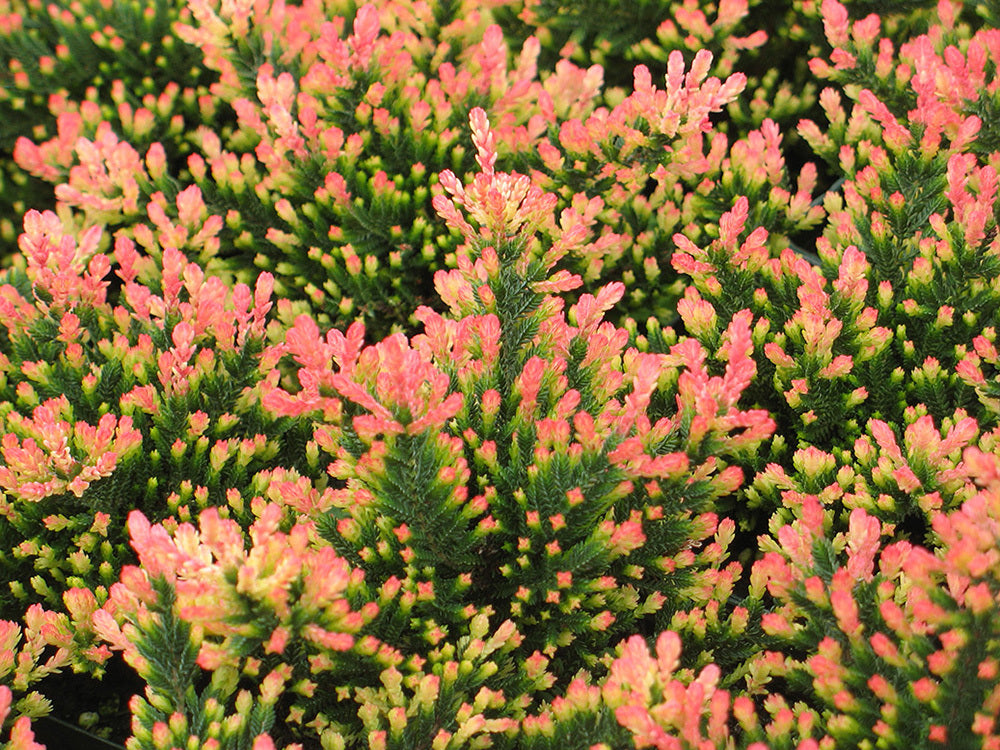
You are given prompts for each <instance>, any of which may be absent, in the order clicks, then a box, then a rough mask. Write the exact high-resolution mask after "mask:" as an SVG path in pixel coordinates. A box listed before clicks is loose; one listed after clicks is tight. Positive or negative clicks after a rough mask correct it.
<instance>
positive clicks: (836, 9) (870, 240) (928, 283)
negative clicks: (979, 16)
mask: <svg viewBox="0 0 1000 750" xmlns="http://www.w3.org/2000/svg"><path fill="white" fill-rule="evenodd" d="M950 7H951V6H950V5H949V4H947V3H946V4H942V6H941V8H942V10H941V11H940V13H941V14H942V18H941V19H940V20H941V24H940V25H939V26H940V27H944V28H947V27H948V19H949V18H950V16H949V15H948V9H949V8H950ZM823 9H824V14H825V19H826V28H827V33H828V37H829V39H830V42H831V44H832V45H834V46H835V48H836V49H835V51H834V52H833V53H832V59H833V60H834V61H838V62H837V63H836V64H837V65H838V66H840V67H843V66H847V65H848V64H849V63H847V62H844V61H843V58H844V56H845V55H846V56H850V57H851V59H853V57H857V58H858V59H859V60H863V59H866V58H865V54H868V55H869V57H870V56H871V54H872V53H871V51H870V50H871V49H873V48H875V47H876V46H877V47H879V49H880V50H881V52H880V53H879V54H880V55H881V62H880V63H879V66H878V67H877V70H881V71H882V73H877V70H872V69H871V68H870V67H869V68H866V69H867V70H868V71H869V76H870V77H871V78H873V79H874V77H875V76H876V75H882V76H883V77H885V76H886V75H889V73H888V72H887V71H895V73H893V75H896V76H897V77H899V76H903V77H904V78H903V79H901V80H905V81H906V85H902V84H900V85H898V86H897V87H896V88H897V90H898V91H899V92H900V93H899V94H898V95H897V100H905V99H906V96H908V95H909V96H911V97H912V101H913V105H914V107H915V108H914V109H911V110H909V111H898V112H897V114H893V112H892V111H890V109H889V107H888V105H887V104H886V103H884V102H883V101H882V100H881V99H879V98H877V96H876V95H875V94H874V93H873V89H874V82H872V85H873V88H872V89H868V88H853V89H845V90H848V91H852V92H853V93H852V97H853V98H854V99H855V101H854V104H853V108H852V111H851V114H850V115H848V114H847V112H846V111H845V109H844V107H843V97H842V95H841V94H840V93H838V92H837V91H836V90H834V89H832V88H827V89H826V90H824V92H823V93H822V94H821V97H820V99H821V102H822V105H823V108H824V110H825V111H826V113H827V118H828V120H829V123H830V124H829V126H828V128H827V129H826V131H823V130H821V129H820V127H819V126H818V125H817V124H815V123H813V122H811V121H804V122H803V123H802V124H801V125H800V132H801V133H802V134H803V136H804V137H805V138H806V139H807V140H808V141H809V142H810V143H811V144H813V146H814V147H815V148H816V150H817V153H819V154H820V155H821V156H822V157H823V158H826V159H828V160H829V161H830V163H831V164H833V163H834V162H835V161H836V162H837V163H839V164H840V166H841V168H842V169H843V171H844V180H843V184H842V187H841V188H840V192H839V193H830V194H828V195H827V196H826V199H825V207H826V210H827V212H828V219H827V224H826V228H825V229H824V232H823V236H821V237H820V238H819V239H818V240H817V243H816V247H817V253H818V257H817V259H816V262H815V263H810V262H809V261H808V260H807V259H806V258H803V257H801V256H799V255H797V254H796V253H793V252H792V251H791V250H785V251H784V252H782V253H781V254H780V256H779V257H771V255H770V254H769V253H768V252H767V251H766V250H765V249H764V248H765V243H766V239H767V232H766V230H764V229H762V228H759V227H757V228H754V227H755V225H754V223H753V222H752V221H750V220H749V216H748V213H749V211H748V204H747V202H745V201H743V200H742V199H740V200H738V201H737V202H736V204H735V205H734V206H733V208H732V210H731V211H730V212H729V213H728V214H727V215H726V216H725V217H724V218H723V221H722V224H723V225H724V226H725V230H724V232H723V233H722V234H720V236H719V238H718V239H716V240H713V242H711V243H705V244H702V245H699V244H697V243H693V242H690V241H689V240H688V239H687V238H685V237H684V236H682V235H678V236H677V237H676V241H677V243H678V246H679V248H680V251H679V252H677V253H675V255H674V257H673V265H674V267H675V268H676V269H677V270H678V271H683V272H685V273H686V274H688V275H689V277H690V278H691V282H692V283H691V285H690V287H689V288H688V289H687V290H686V292H685V298H684V299H683V300H682V301H681V303H679V305H678V311H679V313H680V315H681V318H682V320H683V323H684V328H685V330H686V332H687V333H689V334H690V335H693V336H695V337H696V338H697V339H698V340H700V341H702V342H703V343H705V344H706V345H711V344H712V343H713V342H714V341H716V340H718V336H719V334H720V332H721V330H723V328H724V326H726V325H727V324H728V321H730V320H731V319H732V318H733V317H734V316H735V315H742V314H745V313H744V312H743V311H744V310H747V309H749V310H750V311H751V312H752V314H753V315H754V317H755V318H756V319H758V321H759V322H758V324H757V326H758V327H757V328H755V331H756V332H757V333H758V338H757V339H756V340H755V343H757V344H758V347H757V348H756V350H755V356H756V359H757V366H758V369H759V372H760V376H759V377H758V378H757V380H756V381H755V383H753V384H752V385H751V386H750V388H749V389H748V398H750V399H751V401H752V402H755V403H757V404H760V405H762V406H765V407H766V408H767V409H768V411H769V412H770V413H771V414H772V415H773V416H774V418H775V419H776V421H777V424H778V430H777V433H776V434H777V435H778V436H779V437H777V438H776V443H774V444H772V450H771V451H770V456H769V457H770V458H772V459H776V464H780V465H781V467H782V468H781V469H780V470H779V469H777V468H775V469H774V470H771V469H768V471H766V472H764V473H763V474H762V475H761V477H760V478H759V481H758V482H756V483H755V490H753V491H752V492H751V495H750V497H751V500H752V501H753V503H764V501H765V499H766V500H767V502H766V504H762V505H761V506H760V507H768V508H779V507H781V503H780V501H779V498H780V494H781V493H782V492H785V491H801V492H805V493H810V492H812V493H817V492H821V491H823V492H826V493H827V494H826V497H827V500H826V502H837V503H841V502H842V503H843V506H842V507H843V508H844V509H845V510H846V511H849V510H850V509H851V508H853V507H863V508H865V509H866V510H868V511H869V512H872V513H875V514H876V515H878V516H879V517H880V518H882V520H884V521H887V522H889V523H891V524H894V525H895V524H902V526H901V530H905V531H906V532H907V533H910V534H913V535H915V538H917V539H922V538H923V535H924V534H926V533H928V532H929V529H930V525H929V524H930V519H931V514H932V512H933V511H936V510H940V509H944V510H952V509H955V508H957V507H958V505H959V504H960V503H961V502H962V501H963V500H965V499H967V498H968V496H969V493H968V492H967V491H966V490H964V489H963V488H962V480H963V477H964V474H963V468H962V467H961V466H960V464H959V460H960V453H961V450H962V449H963V448H964V447H966V446H968V445H975V444H976V441H977V440H979V439H984V440H988V441H989V442H988V444H987V445H986V446H985V448H986V449H987V450H991V449H992V438H991V437H988V435H987V433H989V431H990V430H991V429H993V428H994V427H995V426H996V420H995V412H994V411H993V410H992V409H991V407H990V398H991V396H990V395H989V394H990V386H989V384H988V376H989V375H990V374H992V370H991V369H990V365H989V362H990V359H989V358H990V357H991V356H992V355H991V354H990V349H989V344H988V339H987V338H986V337H989V336H992V335H993V334H992V330H993V326H994V324H995V318H996V315H997V309H998V308H997V302H998V298H997V296H996V291H995V290H996V278H997V276H998V272H1000V265H998V260H997V251H996V245H995V234H996V233H995V223H996V219H995V210H994V202H995V184H996V172H995V167H994V165H993V164H992V161H993V160H994V157H993V156H991V154H992V151H988V150H985V149H986V148H987V147H986V146H983V145H974V144H982V143H983V141H984V140H985V141H986V142H987V143H988V141H989V137H990V136H989V127H990V125H989V124H988V123H986V124H984V123H983V122H982V121H981V120H980V119H979V117H978V115H975V114H971V113H969V112H967V111H966V107H967V104H966V103H967V102H971V101H973V100H974V98H975V97H974V96H973V94H971V93H967V94H965V95H963V96H953V95H952V92H953V91H954V87H951V86H950V85H949V84H946V83H944V82H943V81H944V80H945V79H943V78H941V76H943V75H944V69H945V68H947V70H949V71H951V75H952V76H953V77H954V78H958V77H961V76H972V80H971V81H970V83H969V85H970V86H971V87H972V88H971V89H970V91H971V90H973V89H974V90H976V91H980V90H982V91H983V96H984V97H988V96H989V95H988V94H987V93H986V92H987V91H988V90H989V88H990V85H991V84H990V83H989V81H988V80H987V79H986V78H984V77H983V76H985V75H986V74H985V73H982V74H980V77H979V78H976V77H975V75H976V74H974V73H973V72H970V71H973V70H977V69H979V68H980V67H981V61H982V60H983V59H984V58H983V55H985V54H987V50H988V49H989V46H988V42H987V40H988V39H991V38H992V34H993V33H994V32H992V31H987V30H980V31H977V32H975V34H971V33H970V32H969V30H968V28H967V27H966V28H965V30H964V31H961V30H955V31H954V32H953V33H954V34H956V35H958V34H961V33H964V34H966V38H967V42H966V43H964V44H963V45H962V48H963V49H965V50H966V51H965V52H962V51H960V48H959V47H958V46H955V45H951V46H947V45H946V44H945V42H944V41H940V40H939V41H935V37H934V35H933V34H932V35H923V36H918V37H916V38H915V39H913V40H911V41H910V42H908V43H907V44H906V45H904V46H903V47H902V48H901V50H900V56H901V59H902V60H903V61H902V62H900V63H898V64H894V63H893V62H892V59H893V58H892V54H893V52H892V50H893V47H892V44H891V42H886V41H885V40H884V39H883V42H877V37H878V32H879V23H880V20H879V18H877V17H876V16H869V17H867V18H865V19H862V20H859V21H856V22H854V24H853V25H851V24H850V22H849V20H848V17H847V15H846V10H845V8H844V6H842V5H840V4H838V3H836V2H833V1H832V0H831V1H830V2H826V3H824V4H823ZM955 28H956V29H957V27H955ZM938 33H939V32H938ZM848 38H850V39H851V40H853V41H852V44H854V45H856V46H849V51H846V50H844V49H843V48H842V47H837V45H838V44H847V42H845V41H844V40H846V39H848ZM862 43H864V46H862ZM935 45H936V46H935ZM863 49H868V50H869V52H868V53H864V52H863V51H862V50H863ZM918 51H919V52H918ZM918 54H919V56H920V59H919V61H918V60H917V59H916V57H915V55H918ZM945 59H947V60H948V63H947V64H946V63H945V62H944V60H945ZM977 60H978V61H980V62H976V61H977ZM813 68H814V69H817V70H822V71H823V72H824V74H829V75H831V76H836V75H838V74H837V73H835V72H833V71H835V70H838V69H839V68H834V67H832V66H830V65H828V64H827V63H826V62H824V61H823V60H819V59H817V60H815V61H814V63H813ZM852 70H854V69H853V68H852ZM935 70H939V71H941V73H940V75H939V76H938V81H939V83H938V84H934V83H933V82H932V81H933V78H934V76H935V72H934V71H935ZM855 72H856V73H857V71H855ZM858 74H859V75H860V73H858ZM911 74H912V75H911ZM928 76H929V77H928ZM851 80H852V82H853V80H854V79H851ZM935 85H937V86H940V88H939V89H935V88H934V86H935ZM928 87H930V88H928ZM906 92H910V93H909V94H907V93H906ZM976 96H978V94H977V95H976ZM968 106H972V105H971V104H969V105H968ZM904 123H905V124H904ZM983 131H986V132H985V133H983ZM981 135H985V139H983V138H980V136H981ZM750 230H752V231H750ZM977 342H978V347H979V351H980V352H982V354H983V355H985V357H986V359H984V358H983V357H982V356H980V355H979V354H977V353H976V346H977ZM651 345H652V344H651ZM654 348H655V347H654ZM984 368H985V370H984ZM931 434H936V435H937V437H935V438H933V439H932V438H930V437H928V436H929V435H931ZM917 436H919V438H918V437H917ZM904 453H905V455H904ZM761 463H763V462H761ZM820 467H822V468H820ZM755 468H757V469H758V470H762V469H764V468H765V467H764V466H763V465H761V464H758V465H757V466H756V467H755ZM956 482H957V483H958V484H956ZM846 515H847V514H846V512H845V513H843V514H842V516H843V520H846Z"/></svg>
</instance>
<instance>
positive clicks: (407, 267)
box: [17, 3, 822, 335]
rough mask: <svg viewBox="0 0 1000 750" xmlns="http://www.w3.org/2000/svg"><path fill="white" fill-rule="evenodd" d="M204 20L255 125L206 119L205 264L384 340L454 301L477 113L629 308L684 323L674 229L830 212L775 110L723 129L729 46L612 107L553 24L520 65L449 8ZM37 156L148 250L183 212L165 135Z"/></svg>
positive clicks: (66, 145) (104, 130)
mask: <svg viewBox="0 0 1000 750" xmlns="http://www.w3.org/2000/svg"><path fill="white" fill-rule="evenodd" d="M352 7H353V6H352ZM352 12H353V11H352ZM727 12H728V11H727ZM732 12H734V13H735V12H736V11H735V9H733V10H732ZM194 15H195V19H194V21H193V22H192V23H191V24H179V25H178V26H177V32H178V33H179V34H180V35H181V36H182V37H183V38H184V39H186V40H187V41H189V42H191V43H192V44H194V45H196V46H198V47H199V48H201V49H203V50H205V51H206V64H207V65H209V66H211V67H212V68H213V69H215V70H216V71H217V72H218V75H219V82H218V83H217V84H216V85H214V86H213V88H212V91H213V93H214V94H215V95H216V96H217V97H219V98H220V99H222V100H223V101H224V102H225V104H226V106H231V107H232V108H233V109H234V110H235V111H236V114H237V119H238V130H237V131H236V132H235V133H233V134H232V135H231V136H230V137H222V136H220V135H219V134H218V133H217V132H215V131H212V130H209V129H206V128H201V129H199V130H198V134H197V135H196V139H197V140H198V144H199V151H198V153H195V154H192V155H191V157H189V159H188V162H187V169H188V171H189V172H190V174H191V175H192V177H191V180H192V181H193V184H189V185H188V187H187V188H186V190H191V189H194V188H196V189H197V190H198V194H199V195H200V196H201V199H202V200H203V201H204V203H205V205H206V208H207V213H205V214H203V215H202V216H201V217H200V219H199V221H202V222H204V229H202V227H201V226H200V225H196V226H191V227H189V230H190V232H191V233H192V234H199V235H200V234H202V233H203V232H209V233H211V235H212V236H213V237H218V239H219V241H220V244H219V245H213V246H212V247H211V248H208V247H206V248H204V249H203V250H201V251H200V255H199V260H200V262H201V263H203V264H206V267H210V268H212V270H213V272H220V273H222V272H227V273H237V274H239V273H241V272H242V273H244V274H245V273H246V269H247V267H248V266H249V265H250V264H251V262H252V263H253V264H255V265H256V266H257V267H258V268H260V269H263V270H267V271H268V272H270V273H272V274H273V275H274V276H275V280H276V282H275V283H276V289H277V292H278V293H279V294H280V295H281V296H283V297H296V298H299V299H304V300H306V301H308V302H309V304H310V306H311V307H312V308H313V309H314V310H315V311H317V314H318V315H319V317H320V321H321V322H328V323H330V324H333V325H337V326H340V327H346V325H348V324H349V323H350V322H352V321H353V320H362V321H363V322H365V324H366V326H367V327H368V328H369V329H370V330H372V331H373V332H375V333H376V334H378V335H383V334H385V333H387V332H389V331H390V330H392V328H393V327H395V328H403V329H406V330H412V327H413V326H414V325H416V323H417V321H415V320H414V319H413V317H412V314H413V311H414V310H415V309H416V307H418V306H420V305H421V304H426V303H428V302H432V301H433V299H434V296H433V291H432V281H431V280H432V278H433V274H434V272H435V271H437V270H440V269H443V268H447V267H454V265H455V262H456V255H455V252H456V248H457V245H458V241H459V238H458V235H457V233H455V232H454V231H452V232H449V233H442V232H440V231H439V230H438V228H437V226H436V224H435V221H434V214H433V209H432V207H431V201H432V199H433V196H434V195H435V194H436V193H438V192H440V189H441V188H440V186H437V185H436V184H435V181H434V180H435V176H436V175H437V174H438V173H439V172H440V171H441V170H443V169H448V170H450V171H452V172H454V173H455V174H457V175H459V176H460V177H462V178H465V177H467V176H469V175H470V174H471V173H472V170H473V167H474V162H473V159H472V154H471V152H468V151H467V149H466V147H465V142H466V138H467V135H468V130H467V125H466V122H467V118H468V112H469V111H470V110H471V109H472V107H474V106H484V107H485V108H486V109H487V110H488V113H489V114H490V116H491V117H492V118H493V119H494V121H495V122H496V128H497V139H498V144H500V148H501V150H502V151H503V152H504V153H505V155H510V156H511V157H512V158H513V161H512V163H513V164H514V165H516V166H517V167H518V168H520V169H523V170H525V171H526V172H529V173H531V174H533V175H534V176H535V177H536V179H537V180H538V181H539V184H540V185H542V186H543V187H545V188H546V189H549V190H550V191H551V192H553V193H555V194H556V195H557V196H558V197H559V200H560V205H559V208H560V209H562V208H568V207H574V208H575V210H577V211H579V212H581V213H583V214H585V215H586V216H587V221H588V222H589V223H593V224H594V226H595V231H598V232H599V235H600V237H601V240H600V244H599V245H598V247H600V249H601V252H600V253H597V254H595V255H594V256H593V257H590V258H585V257H581V258H579V259H576V260H575V261H574V264H575V267H574V271H576V272H577V273H579V274H580V275H581V276H582V277H583V278H584V280H585V282H586V289H587V291H589V292H591V293H593V292H595V291H596V290H597V288H599V287H600V286H601V285H602V284H605V283H607V282H609V281H613V280H621V281H623V282H624V283H626V284H627V285H628V286H629V287H630V292H629V295H628V297H627V298H626V299H625V302H624V303H623V304H622V305H621V309H620V310H619V315H620V316H621V317H622V318H625V317H627V316H628V315H633V316H635V317H637V318H638V319H639V320H645V319H646V318H648V317H649V316H650V315H654V316H656V317H658V318H661V319H667V320H669V319H671V318H672V317H673V314H674V309H675V307H676V302H677V299H678V297H679V295H680V292H681V289H682V286H683V284H682V282H681V281H680V280H679V279H678V277H677V276H676V275H675V274H674V273H673V271H672V269H670V268H669V266H668V264H667V263H666V260H667V259H668V258H669V255H670V253H671V252H672V249H673V240H672V236H673V234H674V233H675V232H677V231H680V232H684V233H686V234H687V235H688V236H689V237H690V238H691V239H692V240H697V239H699V238H700V237H702V236H703V235H704V233H706V232H707V233H708V234H710V235H711V234H712V233H714V232H715V231H717V228H716V227H717V221H718V218H719V216H721V214H722V212H723V211H724V210H725V209H726V208H727V207H729V206H730V205H731V203H732V200H733V199H734V198H735V197H736V196H739V195H744V196H749V197H750V199H751V201H752V214H753V217H754V220H755V221H757V222H758V223H760V224H762V225H764V226H766V227H768V228H769V229H770V230H772V243H773V245H774V246H775V247H778V246H779V245H780V244H781V242H782V241H783V240H784V239H786V238H787V237H788V236H790V235H792V234H799V233H802V232H808V231H810V230H811V229H812V228H813V227H814V226H815V225H816V223H817V222H818V221H819V220H820V218H821V216H822V210H821V209H820V208H819V207H818V206H816V205H812V200H813V196H812V191H813V189H814V187H815V178H816V172H815V168H814V167H813V166H812V165H806V166H803V167H802V168H801V169H796V171H794V172H792V173H790V171H789V169H788V168H787V167H786V165H785V160H784V158H783V156H782V154H781V143H782V134H781V131H780V128H779V127H778V125H777V124H776V123H775V122H774V121H773V120H770V119H766V120H764V121H763V122H762V123H761V124H760V126H759V127H756V128H752V129H750V130H748V132H746V133H744V134H737V135H735V136H734V137H732V138H727V136H726V135H725V134H723V133H721V132H716V131H713V130H712V128H711V117H712V115H713V113H718V112H721V111H722V110H723V109H724V108H725V107H726V106H727V105H729V104H730V103H732V102H733V101H734V100H735V99H736V98H737V96H738V94H739V93H740V92H741V91H742V90H743V87H744V85H745V81H746V78H745V76H744V75H743V74H741V73H732V74H727V75H726V77H725V78H719V77H717V76H714V75H710V73H711V72H712V70H713V65H714V66H715V67H716V68H718V67H720V65H717V64H715V63H714V62H713V56H712V53H711V52H709V51H708V50H701V51H699V52H698V54H697V55H695V56H694V59H693V60H692V61H691V64H690V66H688V65H687V64H686V63H685V60H684V57H683V55H682V53H681V52H680V51H679V50H675V51H674V52H672V53H671V54H670V56H669V59H668V61H667V62H668V64H667V75H666V80H665V86H664V87H663V88H661V87H660V86H659V85H658V83H657V81H658V80H659V75H657V76H655V77H654V76H653V75H652V74H651V73H650V72H649V70H648V68H646V67H645V66H639V67H637V68H636V71H635V74H634V76H633V81H632V84H633V85H632V89H633V90H632V92H631V93H630V94H629V95H628V96H624V97H622V96H618V97H617V99H618V100H619V101H618V102H617V103H616V104H614V106H601V105H602V99H603V86H602V79H603V73H602V70H601V68H600V67H599V66H591V67H590V68H588V69H586V70H584V69H582V68H579V67H577V66H576V65H574V64H573V63H571V62H569V61H568V60H564V61H562V62H561V63H560V64H559V65H558V66H557V67H556V69H555V70H554V71H552V72H551V73H547V74H545V75H544V76H540V75H539V73H538V68H537V57H538V54H539V43H538V41H537V40H536V39H535V38H534V37H532V38H529V39H527V40H526V41H525V42H524V43H523V45H522V47H521V50H520V52H519V53H518V54H517V56H516V58H515V60H514V61H513V63H512V64H511V63H509V62H508V57H509V56H510V55H509V52H508V47H507V44H506V42H505V40H504V38H503V36H502V33H501V30H500V27H499V26H497V25H487V23H486V22H487V20H488V19H487V18H485V17H483V16H481V15H480V14H478V13H474V12H471V11H470V10H469V9H468V8H465V7H464V6H460V5H455V6H452V7H451V9H450V11H449V10H447V9H445V10H441V11H440V13H439V15H440V16H441V17H439V16H436V15H434V14H432V12H431V10H430V8H429V6H421V5H417V6H413V7H407V9H406V12H403V11H402V10H400V9H399V8H397V6H396V4H393V3H379V4H369V5H365V6H362V7H361V8H359V9H357V12H356V13H354V17H353V21H350V23H348V21H349V19H350V14H349V13H348V11H347V10H345V9H343V8H340V7H339V6H338V5H336V4H333V3H327V4H326V5H323V6H321V5H320V4H318V3H307V4H306V5H303V6H302V7H285V6H284V5H280V7H279V6H274V7H272V6H271V5H269V4H267V3H258V4H256V5H254V6H253V8H250V7H248V8H247V9H245V12H244V11H239V12H238V11H237V8H236V6H226V5H223V7H220V8H215V7H214V6H213V5H212V4H211V3H205V4H197V12H196V13H195V14H194ZM325 18H330V19H331V20H324V19H325ZM390 19H391V20H390ZM449 19H450V22H448V23H447V24H446V23H445V22H446V21H449ZM457 66H460V67H457ZM727 67H728V66H727V65H725V64H721V68H722V69H727ZM666 108H672V109H673V113H672V114H670V115H664V112H665V111H666ZM17 158H18V163H19V164H20V165H21V166H22V167H24V168H25V169H26V170H27V171H29V172H31V173H32V174H34V175H37V176H42V177H45V178H46V179H55V180H59V179H64V180H65V182H64V184H61V185H58V186H57V188H56V193H57V196H58V197H59V199H60V201H61V202H62V203H63V204H65V205H70V206H73V207H76V208H79V209H81V210H83V211H85V212H86V214H87V216H88V217H89V219H90V220H92V221H99V222H103V223H106V224H108V225H109V226H110V227H112V228H119V233H122V232H124V233H125V234H126V235H127V236H131V237H134V238H135V240H136V241H137V242H139V243H140V244H145V245H148V244H149V243H148V242H147V240H146V238H148V237H150V236H151V235H155V234H156V232H157V231H158V230H160V229H161V227H162V226H163V225H164V224H166V225H168V226H173V225H176V224H177V223H178V222H181V223H183V218H184V217H182V216H181V215H180V212H181V207H180V204H179V203H178V201H177V200H176V198H178V197H179V196H178V190H179V184H183V183H178V181H177V179H176V175H175V174H174V173H173V172H172V170H171V169H170V167H169V165H168V164H166V163H165V160H164V155H163V152H162V149H160V148H159V147H157V146H156V145H155V144H154V145H153V146H152V147H150V148H149V149H147V151H146V153H145V155H143V154H142V151H141V150H140V149H136V148H134V147H133V146H132V145H131V144H129V143H128V142H127V141H123V140H122V139H121V138H120V137H119V136H118V135H117V134H116V133H115V132H114V130H113V129H112V128H111V127H104V126H101V127H100V131H99V133H98V136H96V137H95V138H93V139H89V140H88V139H80V138H79V132H78V129H77V130H70V129H67V131H66V132H65V133H64V134H63V137H58V138H54V139H51V140H50V141H48V142H45V143H42V144H40V145H39V144H35V143H33V142H32V141H30V140H29V139H21V140H20V141H19V142H18V149H17ZM185 181H186V180H185ZM189 216H190V215H189ZM209 227H211V228H209Z"/></svg>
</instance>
